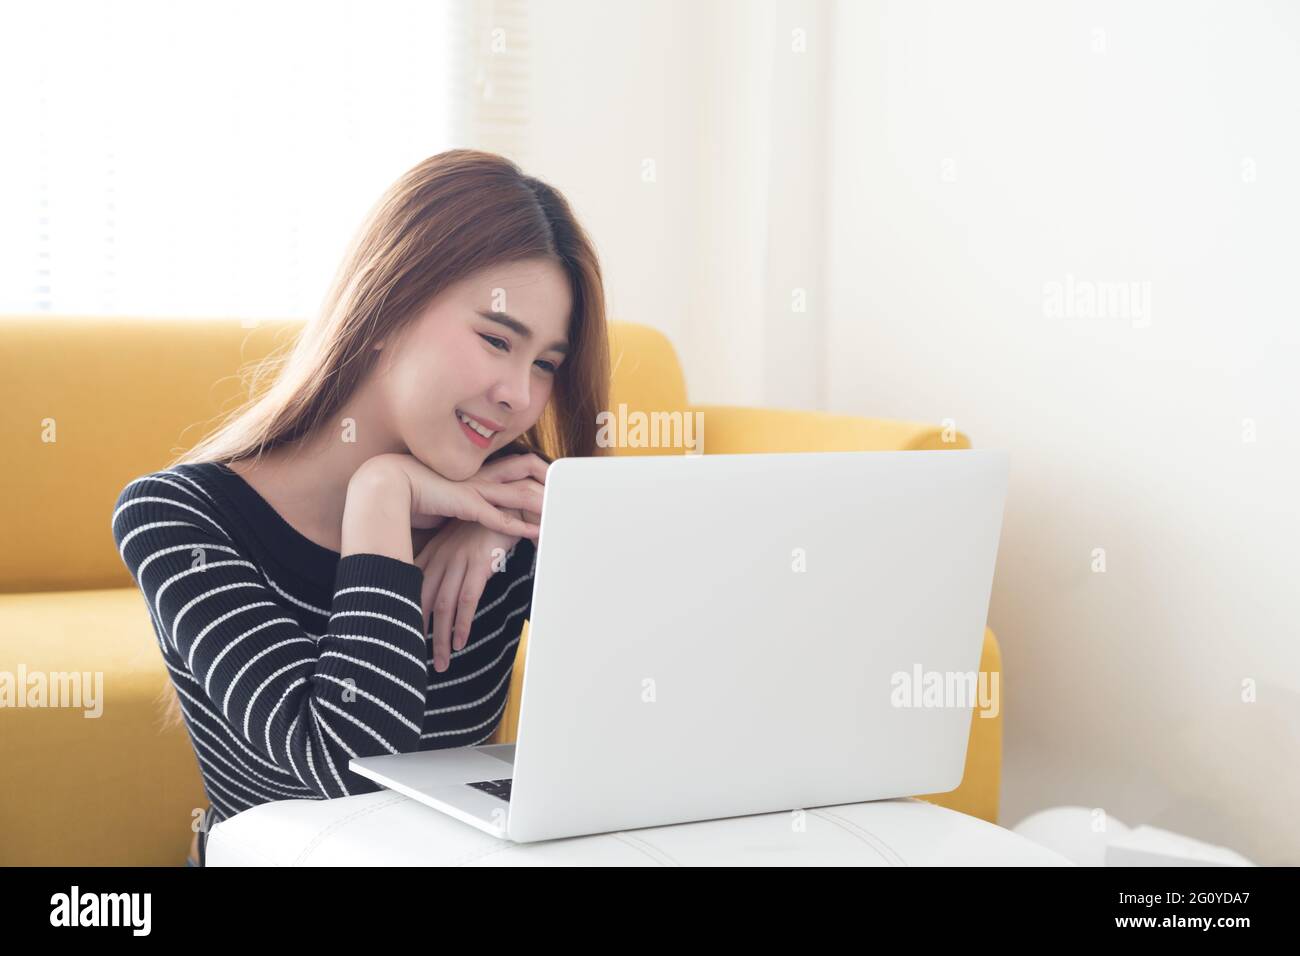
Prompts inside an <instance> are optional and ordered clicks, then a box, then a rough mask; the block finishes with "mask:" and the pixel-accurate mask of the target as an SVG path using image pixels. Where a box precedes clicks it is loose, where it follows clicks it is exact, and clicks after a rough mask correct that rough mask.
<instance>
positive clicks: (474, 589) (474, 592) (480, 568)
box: [451, 554, 491, 651]
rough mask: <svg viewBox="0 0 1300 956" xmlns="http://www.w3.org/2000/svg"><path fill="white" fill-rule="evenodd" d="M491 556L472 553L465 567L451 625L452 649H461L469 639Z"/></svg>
mask: <svg viewBox="0 0 1300 956" xmlns="http://www.w3.org/2000/svg"><path fill="white" fill-rule="evenodd" d="M490 562H491V556H490V555H487V556H484V555H477V554H472V555H471V556H470V561H469V566H468V567H467V568H466V569H465V579H464V581H462V582H461V585H460V600H459V601H457V602H456V623H455V624H454V625H453V626H452V631H451V646H452V649H453V650H457V651H459V650H462V649H464V647H465V642H466V641H467V640H469V632H470V628H472V627H473V626H474V615H475V614H477V613H478V602H479V599H480V598H482V597H483V589H484V588H485V587H487V579H488V574H489V573H490V572H489V571H488V570H486V569H487V568H488V567H489V564H490Z"/></svg>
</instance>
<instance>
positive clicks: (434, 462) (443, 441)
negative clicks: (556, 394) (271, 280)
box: [379, 260, 573, 481]
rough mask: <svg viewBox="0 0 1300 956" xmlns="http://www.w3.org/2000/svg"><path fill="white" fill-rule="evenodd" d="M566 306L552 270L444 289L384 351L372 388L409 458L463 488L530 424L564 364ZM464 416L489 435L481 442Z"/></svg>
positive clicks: (533, 265)
mask: <svg viewBox="0 0 1300 956" xmlns="http://www.w3.org/2000/svg"><path fill="white" fill-rule="evenodd" d="M572 304H573V303H572V297H571V295H570V293H569V284H568V281H567V278H566V276H565V273H564V270H563V269H562V267H561V266H560V265H559V264H557V263H555V262H553V261H550V260H527V261H522V262H515V263H510V264H507V265H503V266H499V267H493V268H490V269H485V270H484V271H482V272H480V273H478V274H476V275H474V276H471V277H470V278H468V279H465V280H464V281H462V282H460V283H457V284H456V285H453V286H451V287H450V288H448V289H446V290H445V291H444V292H443V293H442V294H441V295H439V296H437V297H436V298H435V299H434V300H433V302H432V303H430V305H429V307H428V308H426V309H425V311H424V312H423V313H422V314H421V315H420V316H418V317H417V318H416V319H415V320H414V321H413V322H412V324H411V325H409V326H408V327H407V328H406V329H404V330H403V331H402V333H401V335H400V336H399V337H398V338H397V339H396V340H394V341H393V342H391V343H388V344H384V345H383V351H384V352H386V353H388V355H387V359H386V362H385V363H381V367H383V368H384V369H385V371H384V373H383V374H381V376H380V378H379V386H380V388H381V389H383V390H384V392H385V393H386V396H385V397H386V401H385V404H386V406H387V407H388V408H389V409H390V410H391V413H392V416H393V424H394V427H395V429H396V431H397V434H398V436H399V437H400V439H401V440H402V442H403V443H404V444H405V445H406V447H407V448H408V449H409V450H410V453H411V454H412V455H414V456H415V457H416V458H418V459H419V460H420V461H422V462H424V463H425V464H426V465H428V466H429V467H430V468H432V469H433V470H434V471H436V472H438V473H439V474H441V475H443V476H444V477H446V478H449V479H451V480H453V481H462V480H464V479H466V478H469V477H472V476H473V475H474V474H475V472H477V471H478V469H479V468H480V467H481V466H482V464H483V462H484V461H485V460H486V459H487V456H488V455H490V454H491V453H492V452H494V451H496V450H497V449H498V448H501V447H502V446H504V445H508V444H509V443H510V442H511V441H513V440H514V439H516V438H518V437H519V436H520V435H522V434H523V433H524V432H526V431H528V429H529V428H531V427H532V426H533V425H534V424H536V422H537V420H538V419H539V418H540V417H541V415H542V411H543V409H545V408H546V403H547V401H548V400H549V399H550V397H551V389H552V388H553V387H554V384H555V376H556V374H557V370H558V369H559V367H560V365H561V364H562V363H563V362H564V359H565V348H566V347H567V345H568V334H569V327H568V326H569V314H570V311H571V309H572ZM462 414H463V415H467V416H469V417H470V418H473V419H475V420H476V421H477V422H478V424H479V425H480V426H481V427H483V428H486V429H488V430H491V432H492V434H491V435H490V436H488V437H486V438H483V437H480V435H479V434H477V433H476V431H475V430H474V429H473V428H472V427H471V426H469V425H467V424H466V423H464V422H462V421H461V418H460V416H461V415H462Z"/></svg>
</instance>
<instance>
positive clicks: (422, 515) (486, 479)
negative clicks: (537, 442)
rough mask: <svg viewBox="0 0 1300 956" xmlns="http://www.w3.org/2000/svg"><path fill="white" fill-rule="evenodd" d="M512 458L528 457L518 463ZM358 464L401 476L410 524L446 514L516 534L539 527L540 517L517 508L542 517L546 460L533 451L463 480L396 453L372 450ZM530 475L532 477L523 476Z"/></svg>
mask: <svg viewBox="0 0 1300 956" xmlns="http://www.w3.org/2000/svg"><path fill="white" fill-rule="evenodd" d="M516 459H528V460H526V461H522V462H519V463H517V464H516V463H515V460H516ZM498 465H502V466H506V467H503V468H498V467H496V466H498ZM362 467H363V468H378V469H384V470H392V471H394V472H396V473H398V474H400V475H402V476H403V477H405V479H406V481H407V482H408V484H409V486H410V490H411V495H410V500H411V506H410V510H411V527H412V528H437V527H439V526H440V525H441V524H443V523H444V520H445V519H447V518H456V519H458V520H460V521H468V522H475V523H477V524H480V525H482V526H483V527H485V528H488V529H490V530H492V531H498V532H500V533H502V534H505V535H513V536H515V537H516V538H532V539H536V538H537V536H538V534H539V532H540V527H539V525H540V520H539V521H537V522H529V521H526V520H524V518H522V517H520V514H521V513H522V514H530V515H532V516H536V517H538V518H539V519H540V516H541V512H542V490H541V489H542V484H541V480H543V479H545V477H546V462H544V461H542V459H540V458H538V457H537V456H536V455H515V456H512V457H511V458H508V459H501V460H500V461H496V462H493V463H492V465H490V466H488V467H486V468H482V469H480V470H479V473H478V474H476V475H474V477H472V478H466V479H465V480H464V481H452V480H451V479H449V478H444V477H443V476H442V475H440V474H438V473H437V472H436V471H434V470H433V469H432V468H430V467H428V466H427V465H425V464H424V463H423V462H421V461H420V460H419V459H418V458H416V457H415V456H414V455H404V454H399V453H396V452H390V453H386V454H383V455H376V456H375V457H374V458H372V459H370V460H369V461H367V462H366V463H365V465H363V466H362ZM484 472H487V473H488V474H487V476H484ZM502 476H506V477H502ZM529 477H531V478H532V479H533V480H531V481H529V480H526V479H528V478H529ZM440 519H443V520H440ZM441 534H442V532H439V535H438V536H441Z"/></svg>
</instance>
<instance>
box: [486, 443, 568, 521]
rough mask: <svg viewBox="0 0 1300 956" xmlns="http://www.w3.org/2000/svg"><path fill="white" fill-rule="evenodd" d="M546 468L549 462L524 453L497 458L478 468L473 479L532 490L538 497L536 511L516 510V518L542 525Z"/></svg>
mask: <svg viewBox="0 0 1300 956" xmlns="http://www.w3.org/2000/svg"><path fill="white" fill-rule="evenodd" d="M548 468H550V462H548V461H546V460H545V459H544V458H541V457H539V456H537V455H535V454H533V453H532V452H525V453H523V454H520V455H510V456H508V457H504V458H498V459H497V460H496V461H494V462H492V463H491V464H488V465H484V466H483V467H482V468H480V469H479V470H478V473H477V474H476V475H475V476H474V477H475V478H484V479H486V480H488V481H502V482H512V483H516V484H522V485H524V486H525V487H527V488H530V489H532V490H533V491H534V493H535V494H536V495H537V496H538V502H539V503H538V506H537V510H536V511H530V510H528V509H527V508H521V509H518V512H517V516H519V517H522V518H523V519H524V520H525V521H529V522H532V523H533V524H536V525H540V524H541V523H542V508H541V504H540V502H541V495H542V492H543V491H544V486H545V484H546V471H547V469H548Z"/></svg>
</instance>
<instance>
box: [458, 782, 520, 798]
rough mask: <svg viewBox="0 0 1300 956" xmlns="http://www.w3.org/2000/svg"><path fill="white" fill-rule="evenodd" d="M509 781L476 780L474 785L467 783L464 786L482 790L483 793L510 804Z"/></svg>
mask: <svg viewBox="0 0 1300 956" xmlns="http://www.w3.org/2000/svg"><path fill="white" fill-rule="evenodd" d="M510 779H511V778H509V777H507V778H506V779H505V780H477V781H475V782H474V783H467V784H465V786H467V787H473V788H474V789H475V790H482V791H483V792H484V793H490V794H492V796H494V797H498V798H500V799H502V800H504V801H505V802H506V803H509V802H510Z"/></svg>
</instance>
